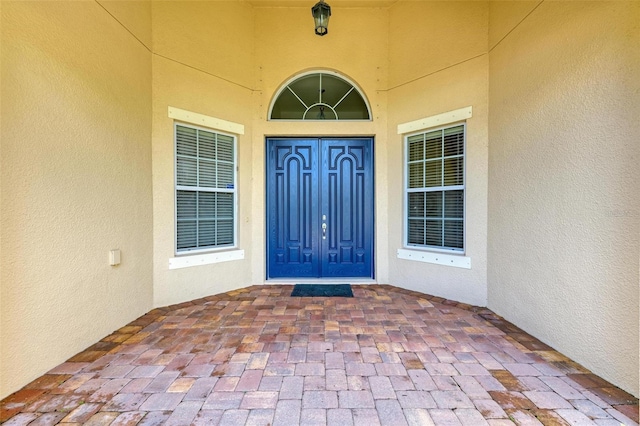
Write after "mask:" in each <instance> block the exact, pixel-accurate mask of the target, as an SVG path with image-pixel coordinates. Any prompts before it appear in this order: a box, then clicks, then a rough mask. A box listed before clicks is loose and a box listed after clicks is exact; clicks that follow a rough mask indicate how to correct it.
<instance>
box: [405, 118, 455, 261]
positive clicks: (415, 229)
mask: <svg viewBox="0 0 640 426" xmlns="http://www.w3.org/2000/svg"><path fill="white" fill-rule="evenodd" d="M407 173H408V176H407V186H408V188H407V244H408V245H415V246H426V247H435V248H443V249H451V250H457V251H461V250H462V249H463V248H464V246H463V244H464V126H463V125H459V126H455V127H450V128H446V129H441V130H436V131H430V132H426V133H421V134H418V135H413V136H409V137H408V138H407Z"/></svg>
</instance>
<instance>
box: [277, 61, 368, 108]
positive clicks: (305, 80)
mask: <svg viewBox="0 0 640 426" xmlns="http://www.w3.org/2000/svg"><path fill="white" fill-rule="evenodd" d="M269 119H270V120H370V119H371V113H370V109H369V105H368V104H367V102H366V100H365V98H364V96H362V94H361V93H360V91H359V90H358V88H357V87H356V86H355V85H354V84H353V83H351V82H349V81H348V80H347V79H345V78H344V77H340V76H338V75H336V74H335V73H329V72H313V73H306V74H304V75H302V76H298V77H295V78H294V79H292V80H290V81H289V82H288V83H286V84H285V85H283V86H282V87H281V88H280V90H279V91H278V94H277V95H276V96H275V100H274V101H273V103H272V104H271V109H270V111H269Z"/></svg>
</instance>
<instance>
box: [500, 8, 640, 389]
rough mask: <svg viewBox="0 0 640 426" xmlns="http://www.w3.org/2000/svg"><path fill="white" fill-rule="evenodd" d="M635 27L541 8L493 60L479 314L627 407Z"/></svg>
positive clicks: (638, 50) (633, 380) (632, 345)
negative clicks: (607, 388)
mask: <svg viewBox="0 0 640 426" xmlns="http://www.w3.org/2000/svg"><path fill="white" fill-rule="evenodd" d="M512 12H514V13H517V14H518V15H519V16H513V15H511V16H509V11H508V10H505V9H504V7H503V4H502V3H501V2H496V3H495V4H492V6H491V26H492V27H501V26H503V23H502V22H501V21H503V20H505V19H509V20H510V21H511V22H514V23H517V22H519V21H520V20H521V19H522V17H523V15H524V14H526V13H528V11H527V10H526V9H520V10H519V11H516V10H515V9H513V10H512ZM496 20H497V21H498V22H494V21H496ZM639 22H640V3H638V2H544V3H543V4H542V5H540V6H539V7H538V8H537V9H536V10H535V11H533V13H531V14H530V15H529V16H528V18H527V19H525V20H524V21H523V22H522V24H520V25H519V26H518V27H516V28H515V30H513V31H512V32H511V33H510V34H509V35H508V36H507V37H506V38H504V39H503V40H502V42H500V43H499V44H498V45H497V46H496V47H495V48H494V49H493V50H492V52H491V56H490V96H489V100H490V111H491V112H490V116H489V124H490V125H489V139H490V145H489V146H490V150H489V154H490V155H489V170H490V173H489V218H490V220H489V275H488V276H489V307H490V308H491V309H493V310H494V311H495V312H497V313H498V314H500V315H503V316H505V317H506V318H507V319H508V320H509V321H512V322H514V323H515V324H516V325H518V326H520V327H522V328H523V329H524V330H526V331H527V332H529V333H531V334H533V335H534V336H536V337H538V338H539V339H541V340H542V341H544V342H545V343H547V344H549V345H551V346H552V347H554V348H555V349H557V350H559V351H560V352H562V353H564V354H566V355H567V356H569V357H571V358H573V359H574V360H576V361H578V362H579V363H581V364H583V365H584V366H585V367H587V368H589V369H591V370H592V371H593V372H595V373H596V374H598V375H601V376H602V377H604V378H605V379H607V380H610V381H611V382H613V383H615V384H617V385H618V386H620V387H622V388H623V389H625V390H627V391H629V392H631V393H633V394H635V395H636V396H637V395H638V354H639V350H638V287H639V277H638V263H637V260H638V256H639V251H640V241H639V236H640V197H638V181H639V180H640V168H639V167H638V159H639V158H640V143H638V141H639V138H640V136H639V135H640V124H639V123H640V122H639V121H638V117H640V100H639V98H638V93H639V92H640V80H639V79H638V76H639V75H640V33H639V27H638V23H639ZM498 40H499V38H497V39H496V42H497V41H498Z"/></svg>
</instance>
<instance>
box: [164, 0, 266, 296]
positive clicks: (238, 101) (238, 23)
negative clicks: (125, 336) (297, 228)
mask: <svg viewBox="0 0 640 426" xmlns="http://www.w3.org/2000/svg"><path fill="white" fill-rule="evenodd" d="M220 16H224V19H219V17H220ZM214 23H217V24H219V25H213V24H214ZM153 51H154V57H153V188H154V196H153V211H154V226H153V229H154V231H153V236H154V263H153V265H154V266H153V270H154V305H155V306H165V305H169V304H173V303H179V302H184V301H187V300H193V299H195V298H198V297H204V296H208V295H211V294H217V293H222V292H225V291H229V290H232V289H235V288H239V287H244V286H247V285H250V284H252V281H251V276H250V271H251V266H250V265H251V263H250V262H251V250H250V249H251V241H252V238H253V233H254V232H255V231H254V224H253V222H252V221H251V217H252V214H253V207H252V205H251V200H252V191H253V188H254V187H253V186H252V170H251V163H252V152H253V147H252V130H251V120H252V113H251V111H252V109H253V106H252V99H253V95H252V94H253V90H252V86H253V84H254V80H253V75H254V62H253V12H252V8H251V7H250V6H248V5H247V4H246V3H244V2H235V1H234V2H156V3H154V4H153ZM169 106H172V107H176V108H180V109H183V110H187V111H193V112H196V113H199V114H204V115H207V116H211V117H215V118H219V119H223V120H226V121H231V122H235V123H239V124H242V125H244V126H245V134H244V135H239V136H238V145H237V147H238V166H239V172H238V179H239V180H238V197H239V206H238V211H239V213H238V223H239V230H238V232H239V234H238V238H239V247H238V248H239V249H244V250H245V258H244V259H243V260H235V261H230V262H223V263H217V264H210V265H201V266H194V267H189V268H183V269H173V270H170V269H169V259H170V258H172V257H174V256H175V223H174V222H175V217H174V214H175V213H174V212H175V207H174V205H175V200H174V199H175V186H174V185H175V182H174V135H173V131H174V127H173V125H174V120H173V119H171V118H169V117H168V112H167V111H168V107H169Z"/></svg>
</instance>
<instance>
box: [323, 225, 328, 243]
mask: <svg viewBox="0 0 640 426" xmlns="http://www.w3.org/2000/svg"><path fill="white" fill-rule="evenodd" d="M322 239H323V240H326V239H327V224H326V223H323V224H322Z"/></svg>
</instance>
